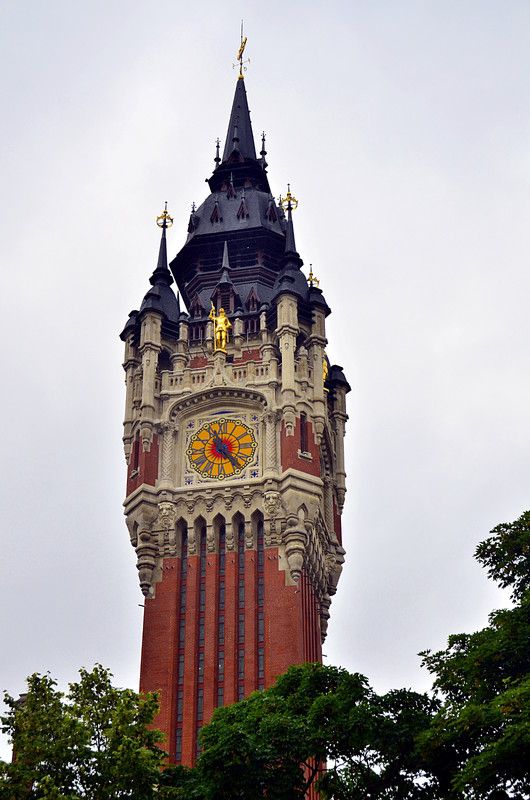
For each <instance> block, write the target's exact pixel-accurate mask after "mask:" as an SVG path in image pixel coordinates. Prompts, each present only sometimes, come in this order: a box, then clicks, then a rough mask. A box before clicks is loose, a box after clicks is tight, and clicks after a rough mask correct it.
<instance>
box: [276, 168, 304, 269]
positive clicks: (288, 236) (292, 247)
mask: <svg viewBox="0 0 530 800" xmlns="http://www.w3.org/2000/svg"><path fill="white" fill-rule="evenodd" d="M281 205H282V207H283V208H284V209H285V210H286V211H287V229H286V231H285V256H287V255H288V254H289V255H291V254H292V255H294V256H295V257H296V258H298V259H299V258H300V256H299V255H298V253H297V252H296V244H295V241H294V227H293V209H296V208H297V207H298V200H297V199H296V197H294V196H293V195H292V194H291V185H290V184H289V183H288V184H287V195H286V197H284V199H283V200H282V203H281ZM285 256H284V258H285Z"/></svg>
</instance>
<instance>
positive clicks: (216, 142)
mask: <svg viewBox="0 0 530 800" xmlns="http://www.w3.org/2000/svg"><path fill="white" fill-rule="evenodd" d="M220 145H221V141H220V139H219V137H217V139H216V140H215V158H214V161H215V163H216V164H220V163H221V156H220V155H219V147H220Z"/></svg>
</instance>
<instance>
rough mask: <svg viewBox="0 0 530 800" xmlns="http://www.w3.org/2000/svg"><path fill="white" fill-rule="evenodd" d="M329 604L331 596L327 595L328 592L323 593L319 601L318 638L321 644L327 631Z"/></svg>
mask: <svg viewBox="0 0 530 800" xmlns="http://www.w3.org/2000/svg"><path fill="white" fill-rule="evenodd" d="M330 605H331V597H330V596H329V594H325V595H324V596H323V598H322V600H321V601H320V638H321V641H322V644H324V640H325V638H326V634H327V632H328V622H329V616H330V614H329V607H330Z"/></svg>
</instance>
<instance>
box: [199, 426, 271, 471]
mask: <svg viewBox="0 0 530 800" xmlns="http://www.w3.org/2000/svg"><path fill="white" fill-rule="evenodd" d="M256 447H257V443H256V439H255V438H254V434H253V432H252V430H251V429H250V428H249V427H248V425H245V423H244V422H242V421H241V420H240V419H224V418H223V419H218V420H215V421H212V422H207V423H205V424H204V425H203V426H202V428H200V429H199V430H198V431H197V433H195V434H194V435H193V436H192V437H191V438H190V440H189V443H188V449H187V456H188V461H189V464H190V466H191V468H192V469H194V470H195V472H198V474H199V475H200V476H201V477H203V478H214V479H215V480H220V481H222V480H224V479H225V478H232V477H233V476H234V475H239V473H240V472H242V471H243V470H244V468H245V467H246V466H247V464H249V463H250V462H251V461H252V459H253V458H254V452H255V450H256Z"/></svg>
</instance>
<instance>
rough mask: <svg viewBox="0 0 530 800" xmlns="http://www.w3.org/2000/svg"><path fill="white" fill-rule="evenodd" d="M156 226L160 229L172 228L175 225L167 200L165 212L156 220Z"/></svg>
mask: <svg viewBox="0 0 530 800" xmlns="http://www.w3.org/2000/svg"><path fill="white" fill-rule="evenodd" d="M156 224H157V225H158V227H159V228H171V226H172V225H173V217H172V216H170V214H169V212H168V210H167V200H166V205H165V208H164V210H163V211H162V213H161V214H159V215H158V217H157V218H156Z"/></svg>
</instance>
